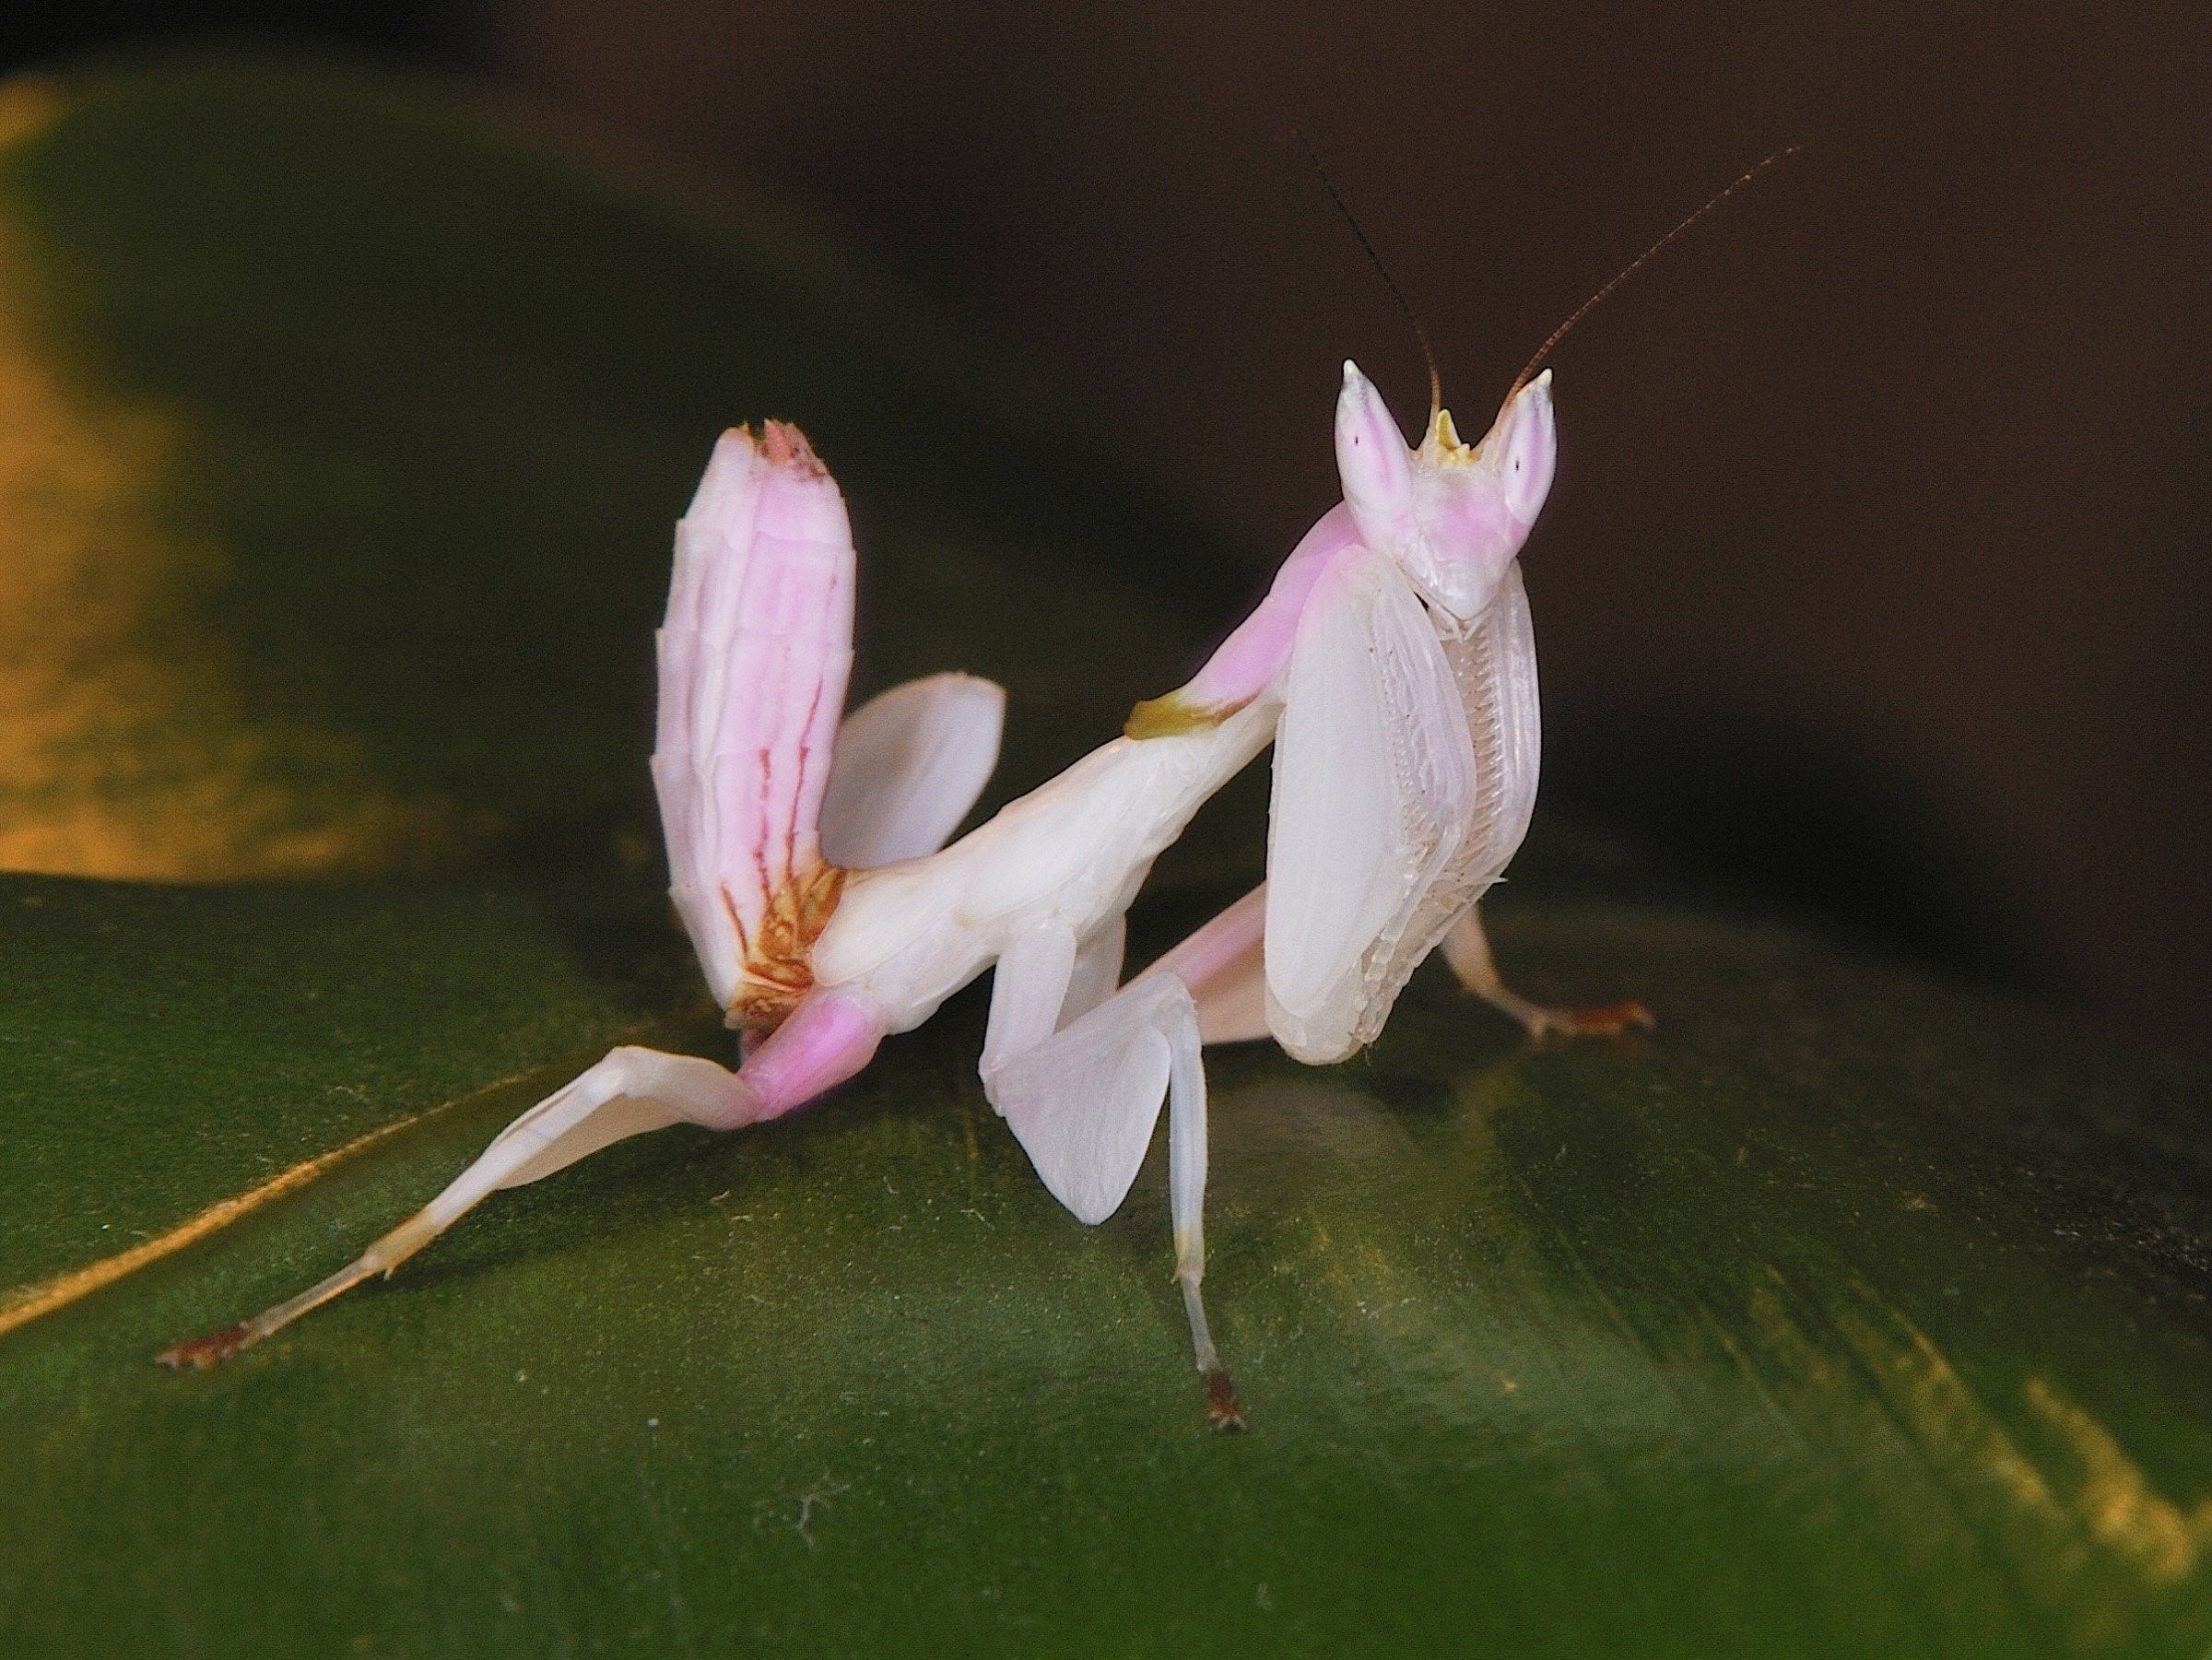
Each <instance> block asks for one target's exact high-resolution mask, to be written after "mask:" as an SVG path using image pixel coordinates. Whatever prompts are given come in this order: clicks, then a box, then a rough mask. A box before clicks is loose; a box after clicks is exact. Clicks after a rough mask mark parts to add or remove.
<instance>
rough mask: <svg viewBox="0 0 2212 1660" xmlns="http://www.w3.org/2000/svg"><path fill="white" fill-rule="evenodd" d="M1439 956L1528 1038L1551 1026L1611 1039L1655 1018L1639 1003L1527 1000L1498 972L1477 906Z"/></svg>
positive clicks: (1448, 938) (1463, 982) (1455, 927)
mask: <svg viewBox="0 0 2212 1660" xmlns="http://www.w3.org/2000/svg"><path fill="white" fill-rule="evenodd" d="M1444 960H1445V961H1446V962H1448V963H1450V964H1451V965H1452V971H1453V973H1454V974H1456V975H1457V976H1458V977H1459V983H1460V984H1461V985H1462V986H1464V987H1465V989H1466V990H1468V991H1470V992H1472V993H1474V994H1475V995H1477V997H1480V998H1481V999H1482V1000H1483V1001H1484V1002H1485V1003H1488V1004H1489V1005H1490V1006H1491V1007H1493V1008H1496V1009H1499V1010H1500V1011H1501V1012H1502V1013H1505V1014H1508V1015H1511V1016H1512V1018H1514V1019H1516V1020H1518V1021H1520V1022H1521V1024H1522V1025H1523V1026H1524V1027H1526V1028H1527V1029H1528V1034H1529V1036H1531V1037H1535V1038H1540V1037H1543V1036H1544V1035H1545V1034H1546V1033H1547V1032H1555V1031H1556V1032H1564V1033H1567V1034H1569V1035H1571V1036H1574V1037H1595V1038H1612V1037H1618V1036H1619V1035H1620V1034H1621V1033H1622V1032H1624V1031H1626V1030H1628V1029H1629V1028H1630V1027H1631V1026H1641V1027H1645V1028H1649V1027H1651V1026H1653V1024H1654V1023H1655V1022H1653V1019H1652V1011H1651V1010H1650V1009H1648V1008H1646V1007H1644V1006H1643V1005H1642V1004H1641V1003H1606V1004H1597V1005H1593V1006H1590V1007H1583V1008H1546V1007H1543V1006H1542V1005H1540V1004H1535V1003H1531V1002H1530V1001H1529V1000H1528V999H1527V998H1525V997H1524V996H1522V995H1519V994H1518V993H1516V992H1514V991H1513V990H1512V988H1511V987H1509V986H1508V985H1507V984H1506V983H1505V982H1504V981H1503V980H1502V979H1500V977H1499V974H1498V962H1497V960H1496V959H1495V958H1493V957H1492V956H1491V955H1490V936H1488V934H1486V933H1485V932H1484V931H1483V926H1482V915H1481V910H1480V907H1478V906H1475V905H1470V906H1468V907H1467V909H1466V912H1465V915H1463V916H1461V917H1460V919H1459V920H1458V921H1457V922H1455V923H1453V924H1452V931H1451V932H1450V933H1449V934H1447V935H1445V936H1444Z"/></svg>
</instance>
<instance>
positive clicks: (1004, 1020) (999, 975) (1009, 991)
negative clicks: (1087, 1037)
mask: <svg viewBox="0 0 2212 1660" xmlns="http://www.w3.org/2000/svg"><path fill="white" fill-rule="evenodd" d="M1077 954H1078V953H1077V947H1076V936H1075V931H1074V930H1073V929H1070V928H1063V927H1056V926H1045V927H1041V928H1031V929H1030V930H1028V931H1027V932H1026V933H1022V934H1018V935H1016V936H1014V937H1013V938H1012V939H1011V940H1009V941H1007V942H1006V949H1005V950H1004V951H1002V952H1000V953H999V958H998V967H997V968H996V969H995V970H994V971H993V972H992V975H991V1018H990V1024H989V1025H988V1026H987V1027H986V1028H985V1029H984V1032H983V1059H982V1065H981V1066H980V1067H979V1068H978V1070H979V1071H981V1072H982V1075H983V1090H984V1093H985V1094H987V1095H990V1097H991V1101H992V1104H993V1105H994V1106H998V1097H997V1095H996V1093H995V1092H994V1090H993V1088H992V1086H993V1081H994V1079H995V1078H996V1077H997V1076H998V1073H999V1069H1000V1068H1001V1067H1003V1066H1004V1065H1006V1062H1007V1060H1008V1059H1009V1058H1011V1057H1012V1056H1014V1055H1017V1054H1022V1053H1024V1052H1025V1051H1029V1050H1033V1049H1035V1048H1036V1047H1037V1046H1038V1045H1039V1044H1041V1043H1042V1042H1044V1041H1045V1040H1046V1039H1048V1038H1050V1037H1051V1036H1052V1035H1053V1031H1054V1030H1055V1029H1057V1028H1058V1026H1059V1024H1060V1010H1061V1008H1062V1007H1064V1006H1065V1004H1066V1002H1067V992H1068V987H1069V985H1070V983H1072V982H1073V980H1074V977H1075V971H1076V958H1077ZM999 1111H1000V1112H1002V1113H1003V1112H1005V1111H1006V1109H1005V1108H1004V1107H1003V1106H1000V1107H999Z"/></svg>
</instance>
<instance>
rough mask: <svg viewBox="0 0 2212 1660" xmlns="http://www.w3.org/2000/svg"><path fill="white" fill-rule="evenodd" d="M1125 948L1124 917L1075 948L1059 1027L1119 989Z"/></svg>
mask: <svg viewBox="0 0 2212 1660" xmlns="http://www.w3.org/2000/svg"><path fill="white" fill-rule="evenodd" d="M1128 948H1129V918H1128V917H1127V915H1126V914H1124V915H1119V916H1116V917H1115V918H1114V919H1113V920H1112V922H1110V923H1108V924H1106V925H1105V926H1104V927H1102V928H1100V930H1099V931H1098V932H1097V933H1096V934H1093V935H1092V936H1090V937H1089V938H1088V939H1087V940H1085V941H1084V942H1083V943H1082V945H1081V946H1079V947H1078V948H1077V950H1076V967H1075V971H1074V972H1073V973H1072V974H1070V975H1069V976H1068V981H1067V995H1066V996H1065V998H1063V999H1062V1000H1061V1003H1060V1021H1061V1024H1063V1025H1065V1024H1066V1023H1067V1022H1069V1021H1071V1020H1079V1019H1081V1018H1083V1017H1084V1016H1085V1015H1087V1014H1088V1013H1090V1011H1091V1010H1092V1009H1094V1008H1096V1007H1098V1006H1099V1005H1100V1004H1101V1003H1103V1002H1105V1001H1106V999H1107V998H1109V997H1111V996H1112V995H1113V994H1114V993H1115V992H1116V991H1117V990H1118V989H1120V986H1121V983H1122V958H1123V956H1124V953H1125V952H1126V951H1127V950H1128Z"/></svg>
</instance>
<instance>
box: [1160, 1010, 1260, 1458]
mask: <svg viewBox="0 0 2212 1660" xmlns="http://www.w3.org/2000/svg"><path fill="white" fill-rule="evenodd" d="M1153 979H1154V977H1153V976H1150V975H1147V977H1146V982H1145V983H1147V984H1149V983H1152V982H1153ZM1157 979H1158V981H1159V983H1162V984H1164V985H1169V986H1172V987H1174V988H1176V991H1177V992H1179V993H1180V994H1181V995H1180V996H1177V995H1172V994H1171V995H1167V996H1165V997H1163V998H1162V1000H1161V1002H1160V1005H1159V1007H1160V1010H1161V1014H1162V1017H1163V1018H1161V1020H1160V1035H1161V1036H1162V1037H1163V1038H1165V1039H1166V1040H1167V1044H1168V1214H1169V1216H1170V1218H1171V1219H1172V1221H1173V1223H1174V1227H1175V1283H1176V1284H1178V1285H1179V1286H1181V1287H1182V1308H1183V1313H1185V1314H1186V1315H1188V1316H1189V1318H1190V1322H1191V1351H1192V1355H1193V1357H1194V1359H1195V1360H1196V1361H1197V1364H1198V1372H1199V1374H1200V1375H1201V1376H1202V1377H1204V1378H1205V1379H1206V1415H1207V1416H1208V1417H1210V1418H1211V1419H1213V1420H1214V1428H1215V1429H1217V1430H1241V1429H1242V1428H1243V1427H1244V1403H1243V1402H1242V1401H1240V1400H1239V1399H1238V1398H1237V1386H1236V1384H1235V1383H1231V1382H1230V1376H1229V1368H1228V1367H1226V1366H1224V1365H1223V1364H1222V1363H1221V1356H1220V1354H1219V1353H1218V1351H1217V1350H1216V1349H1215V1348H1214V1335H1213V1333H1212V1332H1211V1331H1210V1330H1208V1329H1207V1327H1206V1301H1205V1299H1204V1298H1203V1297H1202V1296H1201V1295H1200V1294H1199V1286H1200V1284H1201V1283H1202V1282H1203V1281H1204V1280H1205V1278H1206V1063H1205V1061H1204V1059H1203V1058H1202V1057H1201V1054H1200V1048H1201V1045H1202V1043H1203V1042H1204V1040H1203V1039H1202V1038H1201V1037H1200V1035H1199V1027H1198V1009H1197V1007H1196V1006H1195V1005H1194V1003H1193V1002H1192V1000H1191V995H1190V993H1189V991H1188V990H1185V989H1184V988H1183V986H1182V982H1181V981H1180V980H1177V979H1176V978H1175V976H1174V975H1172V974H1161V975H1159V976H1157Z"/></svg>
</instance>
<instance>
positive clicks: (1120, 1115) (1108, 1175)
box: [983, 941, 1243, 1429]
mask: <svg viewBox="0 0 2212 1660" xmlns="http://www.w3.org/2000/svg"><path fill="white" fill-rule="evenodd" d="M1052 949H1055V948H1048V946H1047V945H1046V944H1045V943H1044V942H1042V941H1040V942H1039V943H1037V944H1036V945H1035V946H1034V948H1032V951H1033V954H1031V955H1030V957H1029V960H1028V961H1026V962H1018V964H1017V967H1018V974H1020V975H1023V976H1033V977H1030V978H1024V979H1023V981H1022V983H1020V984H1018V985H1017V984H1014V983H1008V985H1009V989H1008V991H1007V993H1006V1004H1005V1006H1004V1007H1005V1008H1006V1018H1005V1021H1004V1023H1003V1024H1002V1023H1001V1022H1000V1020H999V1018H998V1017H999V1011H1000V1007H1001V1005H1000V1002H999V998H998V995H997V994H996V988H994V996H993V1000H992V1002H993V1007H992V1014H993V1036H994V1040H999V1041H1001V1042H1003V1043H1004V1044H1006V1045H1007V1046H1006V1047H1003V1048H1001V1049H1000V1050H999V1051H998V1052H996V1053H995V1054H994V1056H993V1058H992V1059H991V1060H990V1062H989V1063H988V1064H987V1068H986V1070H985V1073H984V1079H983V1081H984V1087H985V1089H987V1090H988V1091H989V1092H990V1095H991V1099H992V1101H993V1104H994V1105H995V1106H996V1107H997V1108H998V1110H999V1112H1000V1113H1003V1114H1005V1116H1006V1124H1007V1125H1008V1126H1009V1127H1010V1128H1011V1129H1012V1130H1013V1132H1014V1134H1015V1136H1016V1138H1017V1139H1018V1140H1019V1141H1020V1143H1021V1145H1022V1149H1023V1150H1024V1151H1025V1152H1027V1153H1028V1154H1029V1156H1030V1163H1031V1164H1033V1165H1034V1166H1036V1169H1037V1173H1038V1175H1039V1176H1040V1177H1041V1178H1042V1180H1043V1182H1044V1184H1045V1186H1046V1188H1048V1189H1049V1190H1050V1191H1051V1193H1052V1195H1053V1197H1054V1198H1056V1199H1058V1200H1059V1201H1060V1202H1061V1203H1062V1204H1063V1205H1065V1206H1066V1207H1068V1209H1070V1210H1071V1211H1073V1212H1074V1213H1075V1214H1076V1216H1077V1219H1080V1220H1082V1221H1085V1222H1094V1223H1095V1222H1102V1221H1104V1220H1105V1219H1107V1218H1108V1217H1110V1216H1112V1214H1113V1213H1114V1211H1115V1210H1117V1209H1118V1208H1120V1207H1121V1203H1122V1200H1123V1199H1124V1197H1126V1196H1127V1195H1128V1192H1129V1185H1130V1183H1133V1182H1134V1181H1135V1180H1136V1171H1137V1167H1138V1166H1139V1165H1141V1164H1142V1163H1143V1162H1144V1157H1145V1148H1146V1147H1147V1144H1148V1143H1149V1142H1150V1141H1151V1139H1152V1129H1153V1126H1154V1124H1157V1123H1158V1122H1159V1109H1160V1103H1161V1099H1162V1096H1163V1095H1164V1096H1165V1097H1166V1099H1167V1101H1168V1106H1169V1128H1168V1136H1169V1142H1168V1171H1169V1188H1170V1194H1171V1209H1172V1214H1173V1218H1174V1223H1175V1277H1176V1281H1177V1283H1178V1284H1179V1285H1181V1286H1182V1295H1183V1306H1184V1309H1185V1312H1186V1313H1188V1315H1189V1316H1190V1322H1191V1342H1192V1347H1193V1351H1194V1358H1195V1360H1196V1361H1197V1365H1198V1369H1199V1371H1200V1372H1203V1373H1204V1374H1205V1376H1206V1405H1207V1410H1208V1411H1209V1412H1210V1413H1211V1414H1212V1415H1213V1419H1214V1421H1215V1423H1216V1424H1217V1425H1218V1426H1219V1427H1221V1428H1224V1429H1230V1428H1239V1427H1241V1425H1242V1423H1243V1409H1242V1407H1240V1406H1239V1405H1238V1403H1237V1396H1236V1390H1235V1388H1234V1387H1233V1386H1232V1385H1231V1384H1230V1379H1229V1372H1228V1370H1227V1368H1225V1367H1224V1366H1223V1365H1222V1364H1221V1357H1220V1356H1219V1354H1218V1353H1217V1352H1216V1350H1215V1348H1214V1342H1213V1337H1212V1336H1211V1334H1210V1333H1209V1332H1208V1331H1207V1329H1206V1306H1205V1303H1204V1301H1203V1300H1202V1299H1201V1297H1200V1295H1199V1285H1200V1282H1201V1281H1202V1280H1203V1279H1204V1277H1205V1274H1206V1232H1205V1226H1204V1221H1203V1215H1204V1209H1205V1202H1206V1072H1205V1067H1204V1065H1203V1064H1202V1062H1201V1060H1200V1039H1199V1035H1198V1010H1197V1007H1196V1005H1195V1004H1194V1003H1193V1002H1192V1000H1191V994H1190V989H1189V988H1188V987H1187V986H1185V985H1184V984H1183V983H1182V981H1181V980H1179V979H1177V978H1176V977H1175V976H1174V975H1173V974H1167V973H1161V972H1159V971H1157V970H1156V971H1151V972H1148V973H1146V974H1144V975H1141V976H1140V977H1139V978H1137V979H1135V980H1134V981H1132V982H1131V983H1129V984H1127V985H1125V986H1124V987H1123V988H1122V989H1121V990H1120V991H1118V992H1116V993H1115V994H1114V995H1112V996H1111V997H1109V998H1107V999H1106V1001H1105V1002H1103V1003H1101V1004H1100V1005H1099V1006H1098V1007H1096V1008H1094V1009H1092V1010H1090V1011H1089V1012H1088V1013H1087V1014H1085V1015H1083V1016H1082V1017H1081V1018H1077V1019H1076V1020H1074V1021H1072V1022H1070V1023H1069V1024H1068V1025H1067V1026H1065V1027H1064V1028H1062V1029H1061V1030H1059V1031H1057V1032H1052V1033H1050V1035H1048V1036H1046V1037H1045V1038H1044V1039H1043V1040H1042V1041H1041V1042H1035V1043H1033V1044H1031V1045H1030V1046H1027V1047H1014V1046H1012V1045H1014V1044H1015V1042H1016V1040H1017V1038H1018V1037H1026V1036H1028V1035H1030V1033H1031V1032H1033V1031H1035V1030H1037V1025H1036V1022H1037V1020H1038V1018H1039V1016H1038V1013H1037V1011H1039V1010H1041V1009H1043V1008H1045V1007H1053V1006H1055V1004H1056V1001H1057V1000H1056V999H1055V998H1054V996H1053V970H1054V966H1055V964H1057V963H1059V962H1070V963H1072V953H1069V952H1068V951H1067V950H1066V948H1065V947H1060V948H1056V949H1057V952H1058V954H1057V955H1048V950H1052ZM1006 967H1007V963H1006V960H1001V962H1000V965H999V971H1000V973H1001V974H1002V975H1004V974H1005V973H1006ZM1062 972H1063V974H1065V971H1062ZM1063 995H1064V994H1063Z"/></svg>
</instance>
